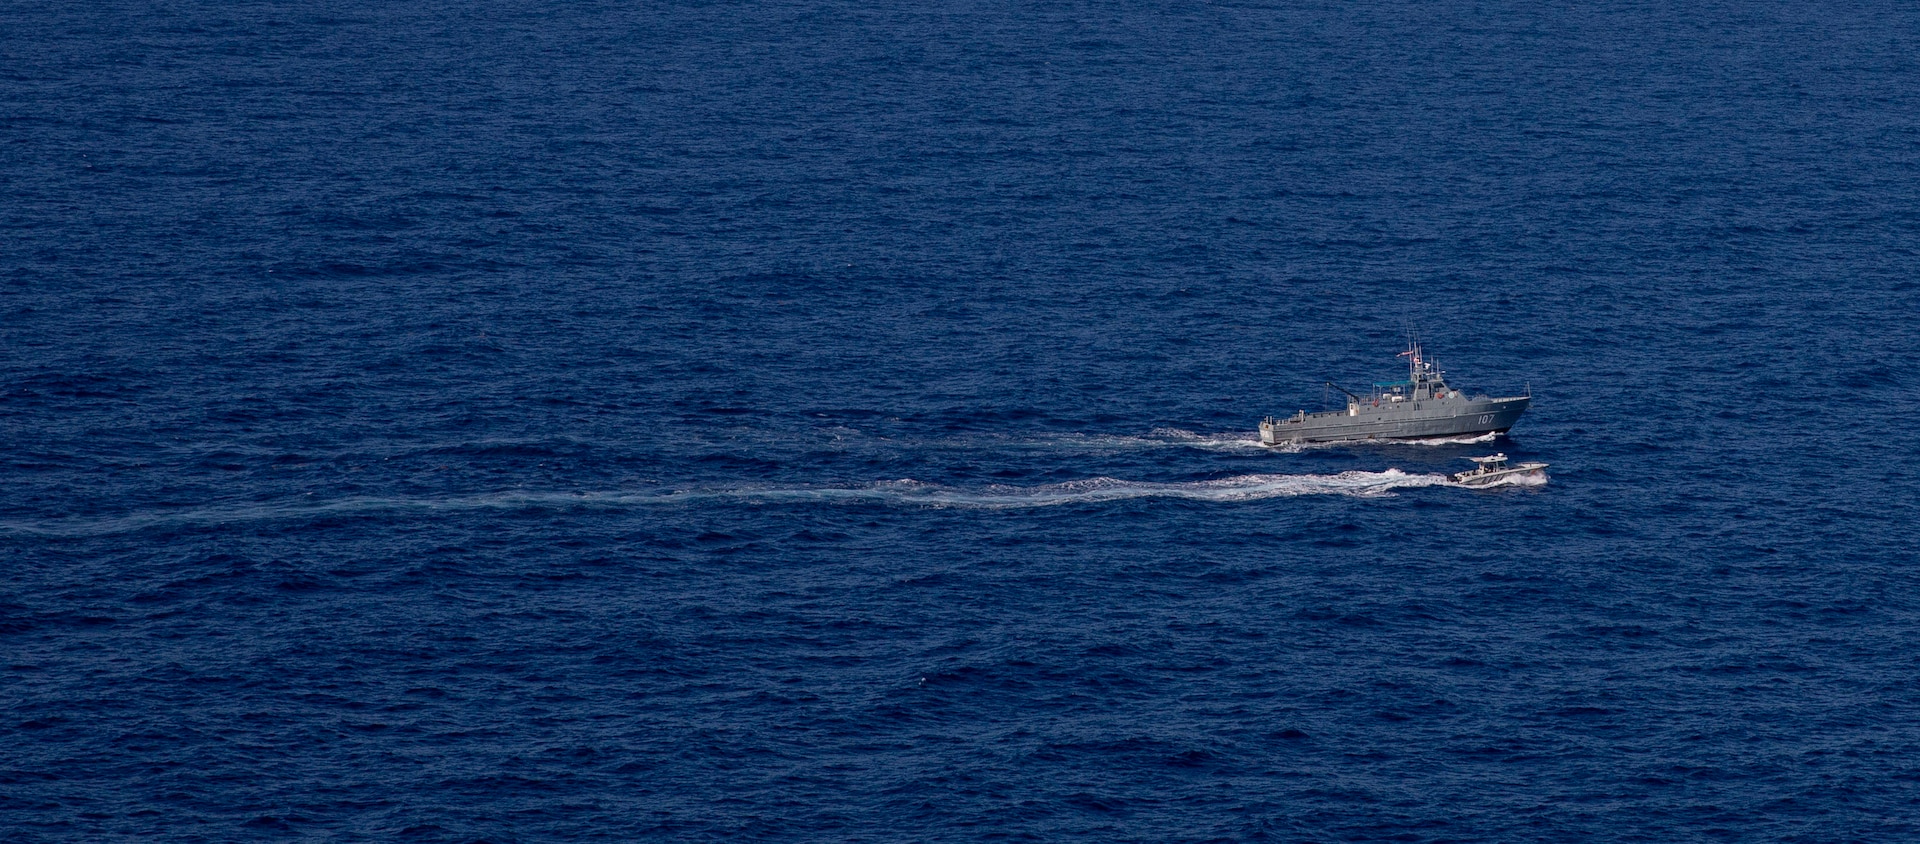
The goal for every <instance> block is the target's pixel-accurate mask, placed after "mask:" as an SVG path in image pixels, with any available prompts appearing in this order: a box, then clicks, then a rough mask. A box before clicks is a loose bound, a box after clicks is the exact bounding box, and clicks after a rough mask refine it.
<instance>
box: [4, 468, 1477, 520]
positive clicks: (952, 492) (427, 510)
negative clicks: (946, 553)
mask: <svg viewBox="0 0 1920 844" xmlns="http://www.w3.org/2000/svg"><path fill="white" fill-rule="evenodd" d="M1449 483H1450V482H1449V481H1448V480H1447V478H1446V476H1445V475H1437V474H1432V475H1409V474H1407V473H1405V472H1402V471H1400V470H1398V469H1388V470H1386V471H1384V472H1357V471H1355V472H1341V473H1340V474H1337V475H1241V476H1238V477H1232V478H1220V479H1217V480H1210V481H1188V482H1176V483H1154V482H1149V481H1124V480H1118V479H1115V478H1105V477H1102V478H1091V479H1088V480H1083V481H1069V482H1066V483H1059V484H1047V485H1044V486H1036V487H1013V486H999V485H996V486H989V487H984V488H980V489H972V490H970V489H964V488H960V487H951V486H944V485H940V484H929V483H922V482H920V481H915V480H911V479H908V480H899V481H886V482H882V483H876V484H871V485H867V486H857V487H755V486H741V487H720V488H709V489H687V490H649V491H635V492H620V491H608V492H541V491H525V490H514V491H509V492H497V493H487V494H482V495H469V496H455V497H449V498H378V497H358V498H341V499H335V500H332V501H312V502H279V503H260V504H233V505H225V506H216V507H201V508H192V509H185V510H168V511H159V512H148V513H132V514H128V515H123V516H113V517H107V518H98V519H47V520H38V521H5V522H0V534H27V535H36V536H56V537H59V536H64V537H79V536H100V535H105V534H114V533H126V532H129V531H137V530H148V529H155V528H168V527H194V526H213V525H228V524H236V523H249V522H262V521H272V520H281V519H293V520H304V519H322V518H351V517H356V516H370V515H381V514H393V513H407V512H415V513H423V514H434V513H457V512H462V511H473V510H543V509H544V510H630V509H643V508H653V507H671V506H686V505H697V504H701V503H708V502H718V503H728V502H733V503H748V504H784V503H792V504H843V503H874V504H891V505H902V506H918V507H932V508H970V509H985V510H1009V509H1024V508H1033V507H1057V506H1061V505H1069V504H1100V503H1106V502H1113V501H1128V500H1134V499H1146V498H1162V499H1175V500H1185V501H1205V502H1221V503H1225V502H1238V501H1258V500H1261V499H1266V498H1289V497H1294V496H1301V495H1352V496H1363V497H1365V496H1381V495H1389V494H1391V493H1392V492H1393V490H1396V489H1407V488H1412V487H1425V486H1444V485H1448V484H1449Z"/></svg>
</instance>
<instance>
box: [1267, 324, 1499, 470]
mask: <svg viewBox="0 0 1920 844" xmlns="http://www.w3.org/2000/svg"><path fill="white" fill-rule="evenodd" d="M1398 357H1404V358H1407V380H1405V381H1396V382H1393V383H1391V384H1375V385H1373V393H1372V394H1371V395H1367V396H1362V395H1359V394H1357V393H1354V392H1352V391H1350V390H1348V389H1346V388H1345V387H1341V386H1340V385H1338V384H1335V383H1333V382H1332V381H1328V382H1327V386H1329V387H1332V388H1334V389H1336V390H1339V391H1340V392H1343V393H1346V394H1347V409H1346V410H1328V411H1323V412H1320V413H1308V412H1306V411H1304V410H1302V411H1300V412H1299V413H1297V414H1295V415H1293V416H1286V417H1280V418H1275V417H1272V416H1269V417H1267V418H1266V419H1264V420H1261V422H1260V442H1261V444H1263V445H1282V444H1287V443H1323V442H1353V441H1366V440H1425V439H1435V438H1439V437H1464V436H1478V435H1481V434H1504V433H1506V431H1507V429H1508V428H1512V427H1513V423H1514V422H1516V421H1518V420H1519V419H1520V414H1522V413H1525V412H1526V410H1527V406H1528V405H1530V404H1532V403H1533V391H1532V390H1531V389H1529V390H1528V391H1527V394H1526V395H1522V396H1508V397H1506V398H1488V397H1486V396H1484V395H1480V396H1471V397H1469V396H1468V395H1467V394H1465V393H1463V392H1460V391H1459V390H1456V389H1454V388H1452V387H1449V386H1447V382H1446V378H1445V377H1444V376H1445V373H1443V372H1441V371H1440V368H1439V367H1438V366H1437V365H1436V364H1435V363H1434V362H1433V361H1431V360H1427V359H1426V358H1423V357H1421V355H1420V344H1418V343H1409V344H1408V348H1407V350H1406V351H1404V352H1401V353H1400V354H1399V355H1398Z"/></svg>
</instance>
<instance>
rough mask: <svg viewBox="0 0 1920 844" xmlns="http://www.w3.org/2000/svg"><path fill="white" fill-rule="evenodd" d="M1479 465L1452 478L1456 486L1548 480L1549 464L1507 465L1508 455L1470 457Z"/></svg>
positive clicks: (1456, 473) (1457, 473) (1455, 474)
mask: <svg viewBox="0 0 1920 844" xmlns="http://www.w3.org/2000/svg"><path fill="white" fill-rule="evenodd" d="M1467 459H1468V460H1471V461H1473V462H1475V463H1477V464H1479V465H1477V466H1474V467H1473V468H1471V469H1468V470H1467V471H1465V472H1455V473H1454V474H1453V475H1451V476H1450V477H1452V478H1453V482H1454V483H1456V484H1462V485H1465V486H1491V485H1493V484H1495V483H1499V482H1501V481H1517V480H1521V479H1527V480H1532V479H1533V478H1536V477H1537V478H1540V479H1542V480H1544V479H1546V476H1547V464H1545V463H1521V464H1519V465H1517V466H1513V465H1508V464H1507V455H1506V454H1505V453H1504V452H1503V453H1500V454H1495V455H1492V456H1489V457H1469V458H1467Z"/></svg>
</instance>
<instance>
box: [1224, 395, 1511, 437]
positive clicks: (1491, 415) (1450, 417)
mask: <svg viewBox="0 0 1920 844" xmlns="http://www.w3.org/2000/svg"><path fill="white" fill-rule="evenodd" d="M1532 403H1533V399H1532V398H1531V397H1529V396H1512V397H1508V398H1499V399H1493V398H1487V397H1485V396H1477V397H1474V398H1471V399H1469V398H1464V397H1450V398H1445V399H1426V400H1424V401H1400V402H1393V401H1382V402H1378V403H1368V402H1354V403H1350V404H1348V405H1347V409H1346V410H1332V411H1327V412H1324V413H1306V412H1304V411H1303V412H1301V413H1300V414H1297V415H1294V416H1287V417H1282V418H1279V419H1269V420H1266V421H1264V422H1261V423H1260V441H1261V442H1263V443H1266V444H1268V445H1280V444H1282V443H1322V442H1354V441H1366V440H1425V439H1435V438H1439V437H1463V436H1478V435H1481V434H1498V433H1505V432H1506V430H1507V429H1509V428H1512V427H1513V423H1514V422H1517V421H1519V419H1520V414H1522V413H1525V412H1526V411H1527V406H1528V405H1530V404H1532Z"/></svg>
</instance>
